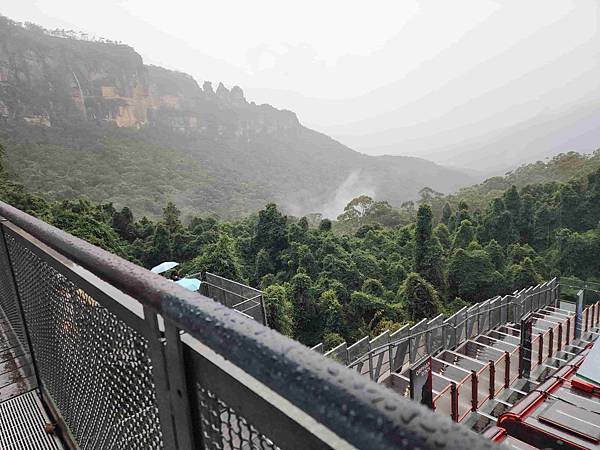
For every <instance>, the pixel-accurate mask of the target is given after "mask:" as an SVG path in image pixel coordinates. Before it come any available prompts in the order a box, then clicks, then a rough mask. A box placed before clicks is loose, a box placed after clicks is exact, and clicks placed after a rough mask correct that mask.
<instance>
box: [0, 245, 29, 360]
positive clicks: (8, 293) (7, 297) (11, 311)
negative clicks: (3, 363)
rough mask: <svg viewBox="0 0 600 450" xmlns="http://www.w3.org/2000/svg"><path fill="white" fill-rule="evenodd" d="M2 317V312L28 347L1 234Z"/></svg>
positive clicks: (15, 333)
mask: <svg viewBox="0 0 600 450" xmlns="http://www.w3.org/2000/svg"><path fill="white" fill-rule="evenodd" d="M0 309H1V312H0V317H2V314H3V315H4V317H5V318H6V320H7V321H8V323H9V324H10V326H11V328H12V331H13V333H14V335H15V337H16V338H17V339H18V340H19V343H20V344H21V346H22V347H23V348H27V342H26V339H25V328H24V326H23V322H22V321H21V315H20V313H19V306H18V303H17V293H16V292H15V289H14V284H13V279H12V273H11V269H10V262H9V260H8V253H7V249H6V245H5V243H4V239H3V238H2V236H1V235H0Z"/></svg>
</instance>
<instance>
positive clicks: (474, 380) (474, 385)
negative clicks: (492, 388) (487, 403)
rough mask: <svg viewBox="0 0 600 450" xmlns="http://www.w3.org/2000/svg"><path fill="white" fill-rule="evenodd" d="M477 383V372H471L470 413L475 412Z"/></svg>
mask: <svg viewBox="0 0 600 450" xmlns="http://www.w3.org/2000/svg"><path fill="white" fill-rule="evenodd" d="M478 389H479V383H478V380H477V372H475V371H474V370H472V371H471V411H477V403H478V402H477V394H478V392H479V391H478Z"/></svg>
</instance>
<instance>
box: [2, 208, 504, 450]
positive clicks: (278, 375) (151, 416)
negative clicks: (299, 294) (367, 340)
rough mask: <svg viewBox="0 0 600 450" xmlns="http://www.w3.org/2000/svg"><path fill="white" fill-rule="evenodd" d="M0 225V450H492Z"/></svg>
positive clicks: (98, 260)
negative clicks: (475, 449)
mask: <svg viewBox="0 0 600 450" xmlns="http://www.w3.org/2000/svg"><path fill="white" fill-rule="evenodd" d="M0 216H2V219H1V220H0V448H2V449H3V450H4V449H22V448H28V449H38V448H39V449H47V448H56V449H58V448H81V449H160V448H167V449H250V448H252V449H254V448H258V449H276V448H282V449H298V450H305V449H331V448H336V449H337V448H363V449H374V450H377V449H382V450H383V449H386V450H387V449H389V450H391V449H403V448H415V447H419V448H435V449H442V448H447V449H458V448H493V445H494V444H492V443H491V442H490V441H489V440H486V439H484V438H483V437H482V436H479V435H477V434H475V433H472V432H470V431H468V430H467V429H465V428H463V427H461V426H460V425H458V424H455V423H452V421H451V420H450V419H449V418H447V417H444V416H443V415H441V414H434V413H431V412H430V411H428V410H427V409H425V408H423V407H422V406H421V405H418V404H416V403H415V402H411V401H409V400H407V399H405V398H402V397H401V396H399V395H397V394H396V393H394V392H393V391H392V390H390V389H387V388H386V387H384V386H381V385H378V384H377V383H374V382H372V381H371V380H369V379H368V378H366V377H363V376H360V374H358V373H356V372H355V371H352V370H349V369H347V368H345V367H344V366H342V365H340V364H339V363H337V362H335V361H333V360H331V359H329V358H325V357H323V356H322V355H319V354H318V353H317V352H314V351H311V350H310V349H308V348H306V347H304V346H303V345H301V344H299V343H297V342H294V341H292V340H290V339H288V338H286V337H284V336H282V335H280V334H278V333H277V332H275V331H273V330H270V329H268V328H266V327H265V326H263V325H262V324H260V323H257V321H256V320H252V319H250V318H248V317H244V315H242V314H239V312H236V311H233V310H232V309H230V308H228V307H227V306H224V305H222V304H219V303H217V302H214V301H213V300H211V299H210V298H208V297H206V296H203V295H201V294H198V293H194V292H190V291H187V290H186V289H183V288H181V287H180V286H177V285H176V284H174V283H172V282H170V281H168V280H166V279H164V278H162V277H160V276H158V275H154V274H152V273H150V272H149V271H147V270H145V269H143V268H141V267H139V266H136V265H134V264H132V263H129V262H127V261H125V260H123V259H121V258H119V257H117V256H115V255H112V254H110V253H108V252H106V251H103V250H101V249H99V248H97V247H94V246H93V245H90V244H88V243H86V242H84V241H82V240H80V239H78V238H75V237H73V236H71V235H69V234H67V233H64V232H62V231H60V230H58V229H56V228H54V227H52V226H50V225H48V224H46V223H44V222H42V221H40V220H37V219H35V218H33V217H31V216H29V215H27V214H25V213H23V212H21V211H19V210H17V209H15V208H13V207H11V206H9V205H7V204H4V203H0ZM256 309H258V308H256ZM52 429H53V430H54V431H53V432H52V433H48V432H50V431H52ZM46 431H48V432H46Z"/></svg>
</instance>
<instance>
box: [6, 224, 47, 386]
mask: <svg viewBox="0 0 600 450" xmlns="http://www.w3.org/2000/svg"><path fill="white" fill-rule="evenodd" d="M3 222H7V219H5V218H3V217H2V218H0V224H1V227H0V228H2V232H1V233H2V240H3V243H4V249H5V250H6V261H7V262H8V268H9V273H10V283H11V284H12V286H13V292H14V293H15V301H16V303H17V309H18V312H19V316H20V318H21V323H22V324H23V333H24V334H25V340H26V341H27V347H28V350H29V355H30V359H31V365H32V366H33V373H34V375H35V382H36V384H37V386H38V387H39V389H40V390H43V384H42V378H41V376H40V372H39V369H38V365H37V361H36V358H35V352H34V350H33V344H32V343H31V335H30V334H29V327H28V326H27V320H26V319H25V312H24V311H23V303H22V302H21V294H20V293H19V287H18V285H17V277H16V276H15V271H14V266H13V262H12V259H11V257H10V252H9V251H8V243H7V242H6V230H5V229H4V223H3Z"/></svg>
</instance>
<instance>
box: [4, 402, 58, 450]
mask: <svg viewBox="0 0 600 450" xmlns="http://www.w3.org/2000/svg"><path fill="white" fill-rule="evenodd" d="M48 422H49V419H48V416H47V415H46V411H44V407H43V406H42V403H41V401H40V398H39V395H38V393H37V391H30V392H27V393H26V394H22V395H19V396H18V397H14V398H11V399H10V400H7V401H5V402H2V403H0V449H2V450H60V449H62V448H63V446H62V444H61V443H60V441H59V440H58V438H57V437H56V436H54V435H52V434H48V433H46V431H45V430H44V425H45V424H46V423H48Z"/></svg>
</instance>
